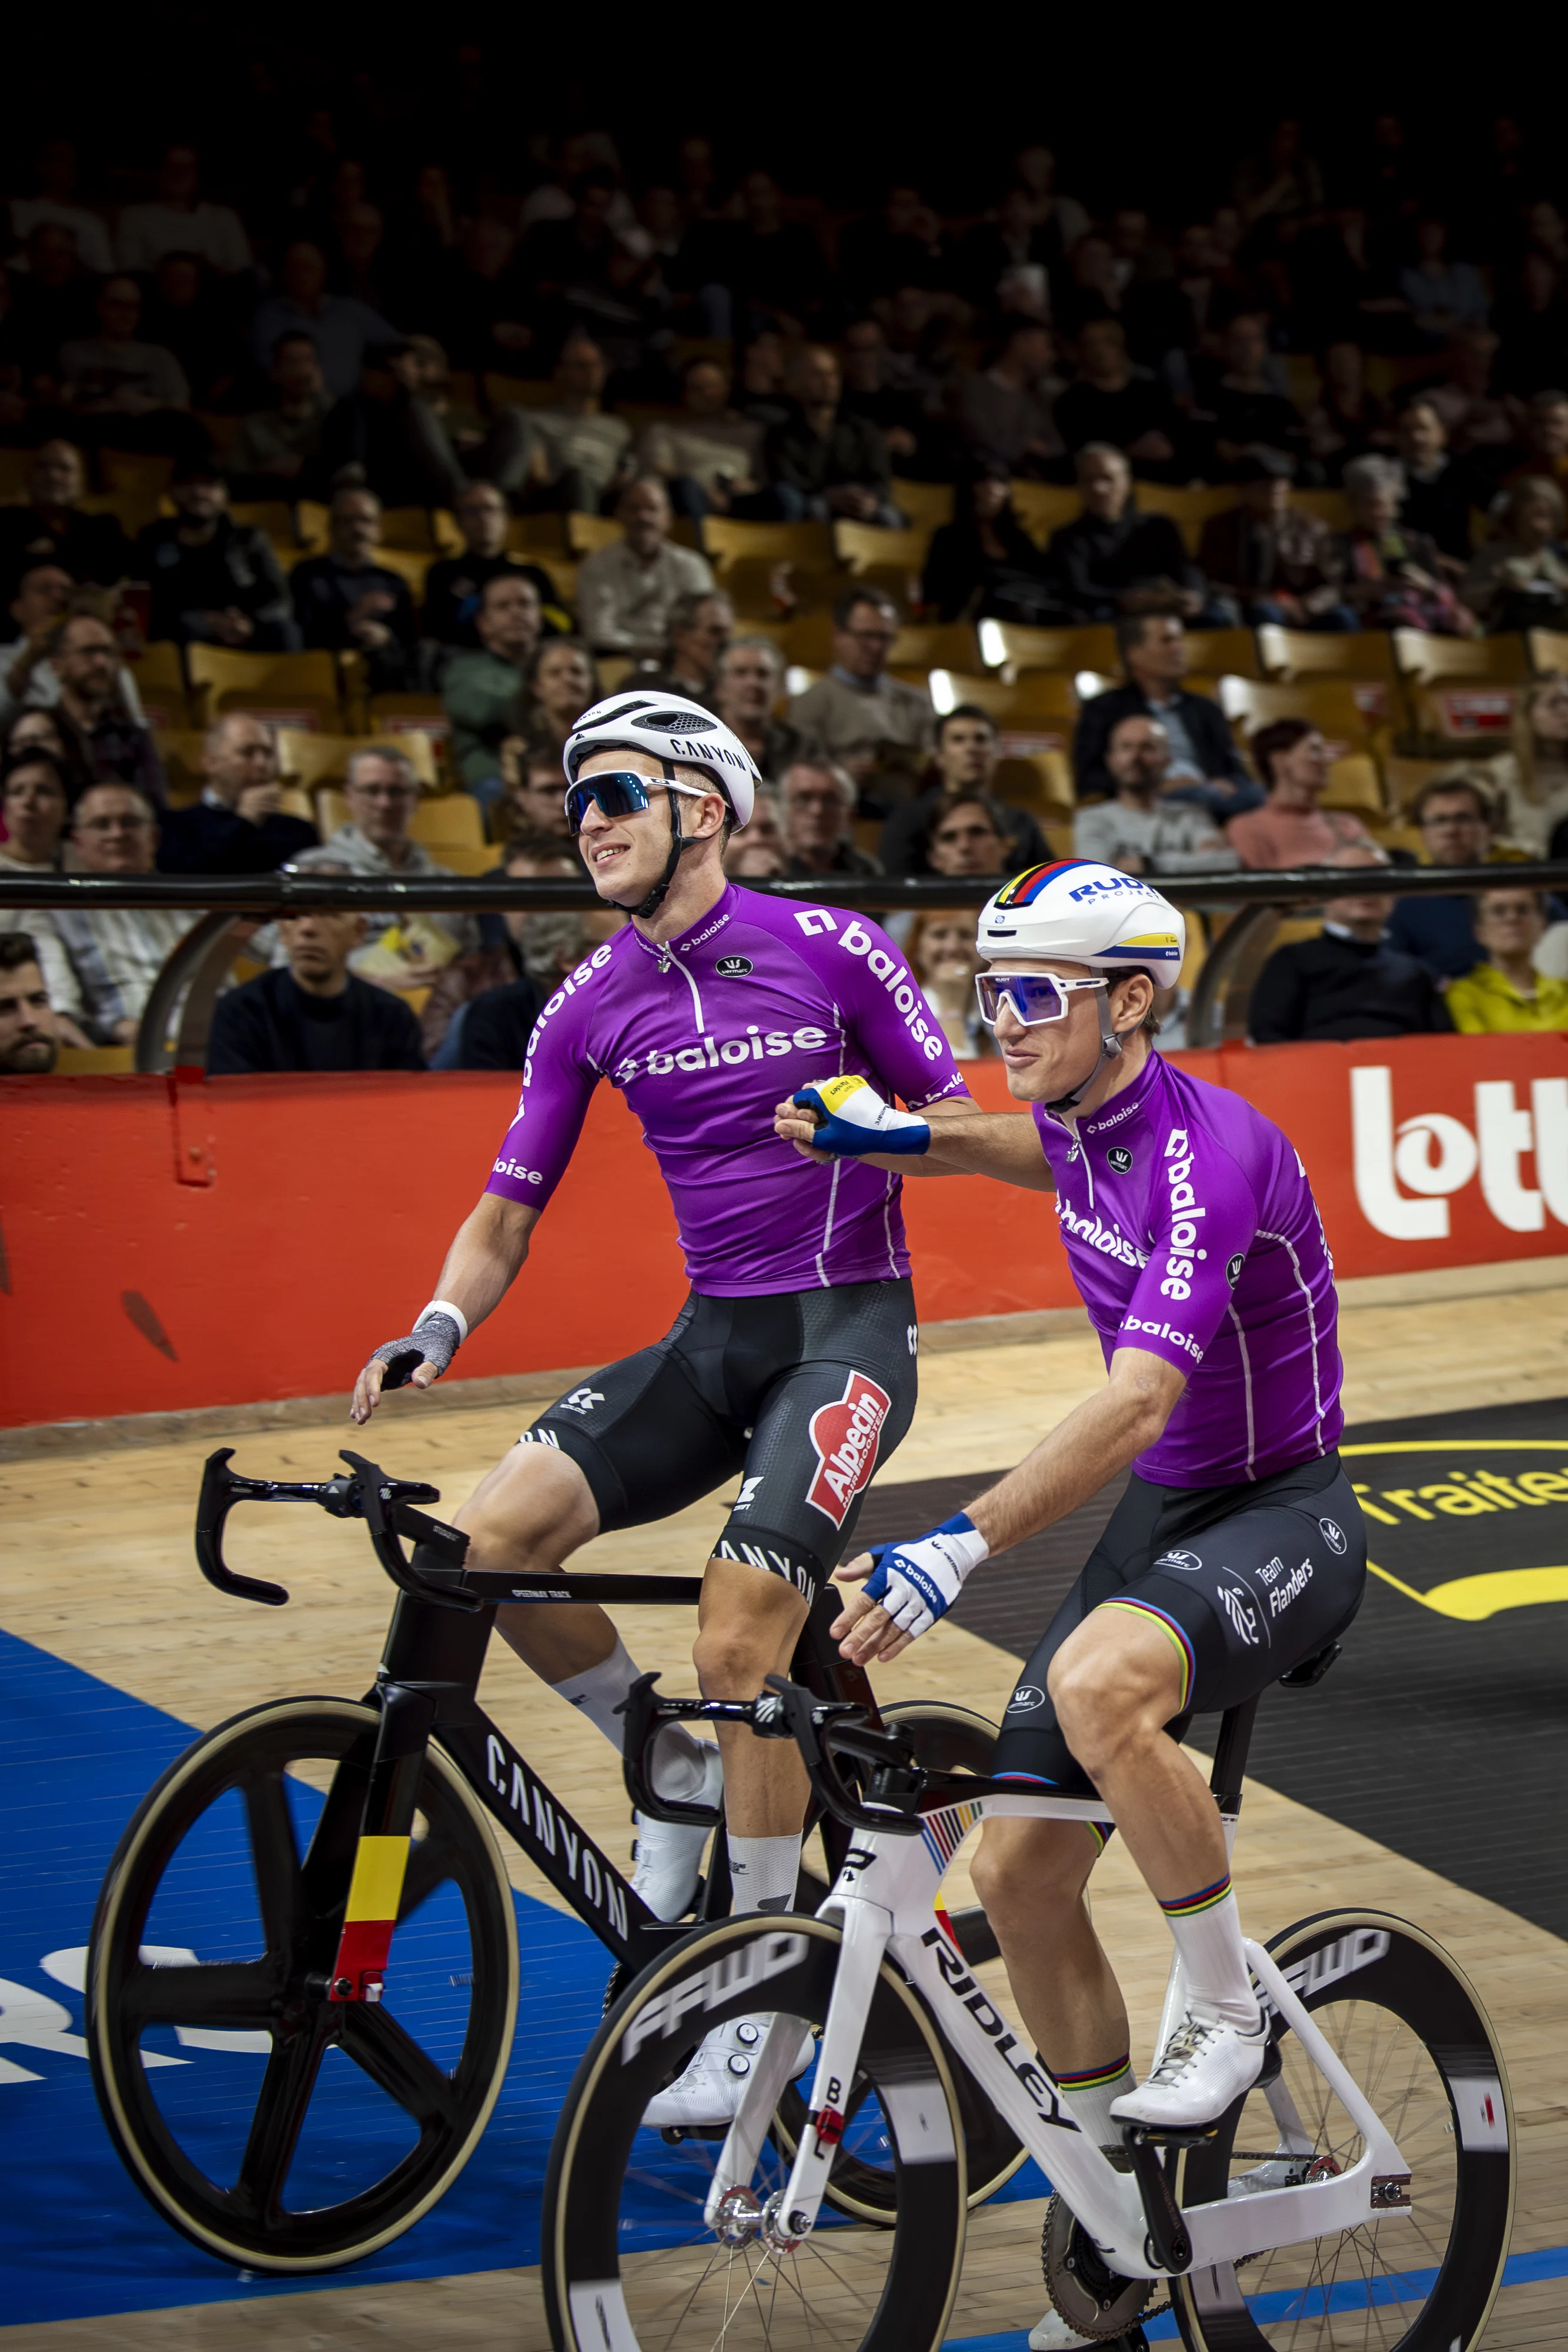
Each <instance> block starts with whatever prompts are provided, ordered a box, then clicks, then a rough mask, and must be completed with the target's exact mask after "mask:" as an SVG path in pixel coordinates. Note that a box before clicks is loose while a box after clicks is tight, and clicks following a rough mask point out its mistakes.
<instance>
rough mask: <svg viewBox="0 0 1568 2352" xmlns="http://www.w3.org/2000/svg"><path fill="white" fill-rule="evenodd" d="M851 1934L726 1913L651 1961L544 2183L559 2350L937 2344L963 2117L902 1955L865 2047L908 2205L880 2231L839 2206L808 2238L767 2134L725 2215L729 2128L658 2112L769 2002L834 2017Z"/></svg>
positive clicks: (902, 2200) (868, 2077)
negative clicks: (649, 2123) (720, 2167)
mask: <svg viewBox="0 0 1568 2352" xmlns="http://www.w3.org/2000/svg"><path fill="white" fill-rule="evenodd" d="M840 1944H841V1937H840V1932H839V1929H838V1928H837V1927H834V1926H831V1925H829V1924H828V1923H827V1922H826V1921H824V1920H820V1919H811V1918H806V1917H797V1916H788V1917H785V1918H783V1919H779V1918H777V1917H775V1918H771V1919H768V1920H764V1919H760V1918H758V1917H757V1916H748V1917H742V1918H738V1919H725V1920H720V1921H718V1922H717V1923H716V1925H715V1926H713V1927H706V1928H702V1929H699V1930H698V1931H697V1933H696V1934H695V1935H694V1936H692V1937H689V1938H688V1939H687V1940H686V1941H685V1943H683V1944H681V1945H679V1946H678V1947H677V1948H676V1949H675V1950H674V1952H672V1953H670V1954H668V1955H667V1956H665V1957H664V1958H662V1959H659V1960H657V1961H655V1962H654V1963H653V1966H652V1967H651V1968H648V1969H644V1970H643V1974H642V1975H641V1976H640V1977H639V1978H638V1979H636V1982H635V1983H634V1984H633V1985H632V1987H631V1988H630V1989H629V1990H628V1991H627V1992H626V1993H625V1995H624V1996H623V1998H622V2000H620V2001H618V2002H617V2004H616V2006H615V2008H614V2010H613V2011H612V2012H611V2014H610V2016H609V2017H608V2018H607V2019H606V2020H605V2021H604V2023H603V2024H602V2025H601V2027H600V2029H599V2032H598V2033H597V2034H596V2035H595V2036H594V2039H593V2041H592V2042H591V2044H590V2046H589V2049H588V2052H587V2054H586V2055H585V2057H584V2058H583V2061H582V2063H581V2065H580V2067H579V2068H578V2071H577V2075H576V2078H575V2080H574V2081H573V2084H572V2086H571V2089H570V2092H569V2093H568V2095H567V2100H566V2104H565V2106H564V2107H563V2108H562V2111H561V2119H560V2124H559V2128H558V2130H557V2133H556V2140H555V2146H554V2148H553V2149H552V2151H551V2155H550V2166H549V2175H548V2177H547V2179H546V2182H545V2207H544V2229H543V2249H542V2251H543V2256H544V2276H545V2296H546V2304H547V2308H548V2310H549V2323H550V2331H551V2338H552V2341H553V2343H554V2344H555V2345H556V2346H557V2347H559V2352H605V2347H607V2346H608V2347H612V2352H690V2347H693V2346H696V2345H709V2346H712V2345H720V2346H723V2347H725V2352H854V2347H857V2346H858V2347H862V2352H935V2347H937V2346H938V2345H940V2343H941V2342H942V2339H943V2336H944V2335H945V2334H946V2325H947V2318H948V2315H949V2313H950V2311H951V2309H952V2305H953V2298H954V2296H955V2294H956V2292H957V2286H958V2273H959V2269H960V2266H961V2264H962V2262H963V2255H964V2230H965V2221H966V2206H965V2173H964V2147H963V2128H962V2120H961V2117H960V2115H959V2109H958V2102H957V2095H956V2091H955V2088H954V2084H953V2077H952V2074H951V2073H950V2071H949V2068H948V2063H947V2058H946V2053H945V2051H944V2049H943V2046H942V2043H941V2041H940V2038H939V2036H938V2035H937V2033H936V2028H935V2027H934V2025H933V2024H932V2023H931V2021H930V2020H929V2019H928V2018H927V2016H926V2014H925V2010H924V2008H923V2007H922V2005H921V2003H920V2001H919V2000H917V1999H916V1997H915V1994H914V1993H913V1992H911V1990H909V1988H908V1987H907V1986H906V1985H905V1984H904V1982H903V1980H902V1979H900V1978H899V1977H898V1976H897V1975H896V1973H895V1972H894V1970H893V1969H890V1968H888V1967H886V1966H884V1967H883V1969H882V1971H881V1974H880V1977H879V1979H878V1983H877V1987H876V1990H875V1993H874V1994H873V2000H872V2006H871V2012H870V2016H869V2019H868V2021H867V2026H866V2032H865V2039H864V2042H863V2044H862V2052H861V2077H862V2081H863V2084H864V2090H863V2093H862V2101H861V2107H860V2113H861V2116H862V2117H863V2118H865V2119H866V2120H868V2121H870V2120H871V2119H873V2118H875V2119H877V2120H878V2121H879V2122H880V2124H881V2125H882V2126H883V2127H884V2128H885V2131H886V2134H887V2138H888V2144H889V2148H890V2155H891V2168H892V2172H893V2175H894V2196H895V2202H894V2211H893V2213H892V2214H891V2215H890V2216H888V2217H887V2218H886V2221H883V2222H882V2223H881V2224H880V2225H876V2224H873V2225H870V2226H868V2225H866V2224H864V2223H860V2222H855V2221H850V2220H847V2219H846V2218H844V2217H842V2216H840V2215H837V2214H835V2213H833V2212H832V2211H831V2210H829V2208H827V2207H826V2206H824V2207H823V2209H822V2211H821V2218H820V2220H819V2221H818V2224H817V2227H816V2228H815V2229H814V2230H813V2231H811V2232H810V2234H809V2235H807V2236H805V2237H802V2238H800V2239H799V2240H796V2239H795V2238H794V2237H792V2235H791V2233H790V2232H789V2221H788V2216H786V2215H785V2214H784V2213H783V2211H782V2197H781V2192H782V2190H783V2189H784V2187H785V2185H786V2183H787V2181H788V2179H789V2158H787V2157H786V2156H784V2155H783V2154H781V2153H780V2151H779V2148H778V2147H777V2146H776V2145H775V2144H774V2143H773V2142H772V2141H771V2140H765V2141H764V2142H763V2145H762V2149H761V2153H760V2155H759V2157H758V2161H757V2163H756V2165H755V2166H754V2167H753V2168H752V2170H751V2173H750V2175H749V2177H748V2178H747V2179H746V2180H744V2181H737V2182H726V2183H725V2184H724V2186H725V2189H726V2192H727V2194H726V2195H725V2198H724V2200H723V2203H722V2207H720V2208H719V2209H718V2210H717V2211H716V2218H715V2219H714V2220H712V2221H709V2220H707V2219H706V2218H705V2208H706V2205H707V2204H708V2201H709V2192H710V2189H712V2188H713V2186H714V2176H715V2171H716V2166H717V2164H718V2162H719V2158H720V2156H721V2154H722V2147H723V2135H722V2133H719V2134H716V2136H714V2137H691V2138H686V2139H683V2140H681V2141H680V2142H679V2143H678V2144H677V2145H676V2146H675V2147H670V2146H669V2145H667V2143H666V2142H665V2141H664V2138H663V2137H662V2136H661V2135H660V2134H659V2133H658V2132H657V2131H653V2130H648V2129H646V2128H644V2127H643V2109H644V2108H645V2106H646V2105H647V2103H648V2101H649V2100H650V2099H651V2098H652V2097H653V2095H654V2093H655V2092H656V2091H658V2090H660V2089H662V2088H663V2087H664V2084H666V2083H668V2082H671V2081H673V2080H674V2076H675V2075H676V2074H679V2073H680V2072H681V2070H682V2069H683V2068H684V2067H685V2063H686V2062H687V2060H688V2059H689V2058H690V2056H691V2054H692V2052H693V2051H694V2049H695V2047H696V2045H697V2043H698V2042H700V2041H701V2039H702V2038H703V2036H704V2034H705V2033H706V2032H708V2031H709V2030H710V2029H711V2028H712V2027H714V2026H716V2025H721V2024H723V2023H725V2022H726V2021H727V2020H728V2019H730V2018H734V2017H741V2016H747V2015H755V2014H756V2013H757V2012H758V2011H777V2012H779V2013H781V2014H783V2015H785V2016H787V2017H793V2018H799V2019H800V2020H801V2021H802V2022H803V2023H805V2024H807V2025H808V2026H812V2027H816V2028H819V2029H820V2028H821V2024H822V2023H823V2021H825V2019H826V2017H827V2011H828V2002H829V2000H830V1998H831V1992H832V1987H833V1978H834V1973H835V1970H836V1969H837V1965H838V1958H839V1950H840ZM888 2221H891V2226H887V2222H888Z"/></svg>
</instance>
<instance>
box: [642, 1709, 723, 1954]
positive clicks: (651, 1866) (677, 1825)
mask: <svg viewBox="0 0 1568 2352" xmlns="http://www.w3.org/2000/svg"><path fill="white" fill-rule="evenodd" d="M723 1794H724V1765H723V1762H722V1761H721V1759H720V1757H719V1752H718V1749H717V1748H708V1749H707V1750H706V1755H705V1757H704V1759H703V1784H702V1787H701V1788H700V1789H699V1790H697V1792H696V1794H695V1797H692V1798H689V1799H686V1800H684V1801H685V1802H688V1803H691V1804H696V1805H716V1804H717V1803H718V1801H719V1799H720V1798H721V1797H722V1796H723ZM632 1828H633V1829H634V1830H635V1832H636V1834H637V1859H636V1864H635V1866H634V1868H633V1870H632V1893H633V1895H641V1896H642V1898H643V1902H644V1903H645V1904H646V1905H647V1906H648V1908H649V1910H650V1911H651V1912H652V1913H653V1916H654V1918H655V1919H684V1918H685V1916H686V1913H687V1912H688V1911H689V1910H690V1909H691V1907H692V1905H693V1904H694V1903H695V1901H696V1897H697V1880H698V1877H699V1876H700V1874H701V1872H702V1866H703V1848H704V1846H705V1845H706V1843H707V1839H708V1832H706V1830H705V1829H697V1828H695V1827H694V1826H693V1825H692V1823H691V1822H654V1821H647V1820H644V1818H643V1815H642V1814H641V1813H633V1814H632Z"/></svg>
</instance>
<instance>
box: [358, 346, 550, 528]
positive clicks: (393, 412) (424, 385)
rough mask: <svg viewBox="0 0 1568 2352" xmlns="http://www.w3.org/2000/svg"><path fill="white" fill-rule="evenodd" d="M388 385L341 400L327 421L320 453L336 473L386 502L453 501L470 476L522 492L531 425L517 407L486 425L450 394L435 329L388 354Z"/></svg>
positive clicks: (433, 503)
mask: <svg viewBox="0 0 1568 2352" xmlns="http://www.w3.org/2000/svg"><path fill="white" fill-rule="evenodd" d="M386 368H387V375H388V377H390V383H383V385H382V387H380V388H378V389H377V390H376V391H375V392H374V393H373V394H372V393H371V391H369V390H368V389H367V390H364V391H361V392H360V393H357V394H354V395H352V396H351V397H350V398H349V399H347V400H340V402H339V403H338V404H337V406H336V407H335V408H334V410H333V411H332V415H331V416H330V418H329V421H328V424H327V428H326V431H325V434H324V436H323V440H322V456H323V460H324V462H325V464H326V465H327V467H328V469H329V472H330V473H331V474H332V476H333V477H334V478H343V479H348V478H350V476H349V475H348V471H347V469H348V467H350V466H357V467H359V468H360V469H361V478H363V479H366V480H369V481H371V482H373V483H374V484H375V487H376V489H377V492H378V493H379V495H380V496H381V497H382V499H384V500H385V501H386V503H387V505H388V506H394V507H404V506H408V507H450V506H455V504H456V502H457V500H458V499H459V498H461V496H462V495H463V492H464V490H465V488H467V486H468V482H469V478H470V477H472V478H474V479H475V480H478V481H490V482H494V483H496V484H497V487H498V488H500V489H502V490H503V491H506V492H508V493H511V492H520V491H521V490H522V488H523V486H524V484H525V482H526V481H527V480H528V470H529V467H530V464H531V462H532V452H533V439H532V434H531V430H530V428H529V426H528V423H527V421H526V419H525V417H524V415H523V413H522V411H521V410H520V409H517V408H507V407H503V408H502V409H501V411H500V413H499V414H498V415H496V416H494V417H492V418H491V419H490V420H489V421H488V423H486V420H485V418H484V417H482V416H481V415H480V414H479V412H478V410H477V409H476V408H475V407H473V406H472V405H465V404H463V403H462V402H460V401H457V400H455V399H454V397H453V394H452V371H451V369H450V368H449V367H448V365H447V361H446V353H445V352H444V350H443V349H442V347H441V345H440V344H439V343H438V342H437V341H435V339H434V336H433V335H410V336H409V338H408V340H407V341H406V342H404V343H402V344H401V345H399V346H398V347H397V348H395V349H394V350H392V351H391V352H388V353H387V357H386Z"/></svg>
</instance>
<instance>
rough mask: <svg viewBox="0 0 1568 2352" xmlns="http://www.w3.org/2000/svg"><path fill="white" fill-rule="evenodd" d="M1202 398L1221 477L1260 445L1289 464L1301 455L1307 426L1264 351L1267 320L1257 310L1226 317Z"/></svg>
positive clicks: (1267, 344)
mask: <svg viewBox="0 0 1568 2352" xmlns="http://www.w3.org/2000/svg"><path fill="white" fill-rule="evenodd" d="M1202 397H1203V402H1204V406H1205V408H1206V409H1207V412H1208V414H1209V415H1210V416H1211V417H1212V419H1213V430H1214V453H1215V456H1216V457H1217V459H1218V464H1219V467H1220V468H1221V470H1222V475H1223V478H1226V479H1229V478H1231V476H1232V474H1233V473H1234V469H1235V468H1236V467H1238V466H1239V465H1240V463H1241V461H1242V459H1243V458H1244V457H1254V456H1256V454H1257V452H1258V451H1259V450H1260V449H1278V450H1281V451H1282V452H1283V454H1284V455H1285V456H1286V457H1289V458H1290V459H1291V463H1292V465H1295V464H1297V463H1299V462H1300V460H1301V458H1302V457H1305V456H1306V452H1307V428H1306V425H1305V423H1304V422H1303V420H1302V417H1301V411H1300V409H1298V407H1297V406H1296V404H1295V402H1294V401H1293V400H1291V397H1290V395H1289V394H1288V393H1287V392H1286V390H1285V387H1284V378H1283V375H1282V373H1281V371H1280V369H1279V366H1278V363H1277V362H1276V361H1275V360H1274V359H1273V356H1272V354H1271V353H1270V349H1269V323H1268V320H1266V319H1265V318H1264V317H1263V316H1262V315H1261V314H1260V312H1258V311H1256V310H1245V311H1242V312H1240V313H1239V315H1238V316H1237V317H1236V318H1234V319H1232V320H1231V321H1230V324H1229V325H1228V327H1227V328H1226V330H1225V335H1224V340H1223V341H1222V344H1221V347H1220V358H1219V366H1218V373H1217V374H1216V375H1214V376H1213V377H1211V379H1210V381H1209V382H1208V383H1207V384H1206V385H1204V386H1203V387H1202Z"/></svg>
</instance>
